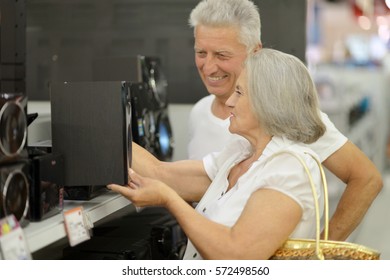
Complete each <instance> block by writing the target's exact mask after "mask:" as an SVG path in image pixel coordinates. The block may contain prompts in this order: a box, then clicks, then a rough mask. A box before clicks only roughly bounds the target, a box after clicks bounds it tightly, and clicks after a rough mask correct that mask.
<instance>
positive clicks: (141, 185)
mask: <svg viewBox="0 0 390 280" xmlns="http://www.w3.org/2000/svg"><path fill="white" fill-rule="evenodd" d="M131 177H132V182H131V183H130V186H129V187H121V186H118V185H110V186H109V187H110V188H111V189H112V190H114V191H116V192H118V193H121V194H122V195H124V196H125V197H127V198H128V199H130V200H131V201H132V202H133V203H134V204H135V205H136V206H147V205H155V206H163V207H166V208H167V209H168V210H169V211H170V212H171V213H172V215H174V217H175V218H176V220H177V221H178V223H179V224H180V226H181V228H182V229H183V230H184V232H185V233H186V235H187V236H188V238H189V239H190V240H191V242H192V243H193V244H194V246H195V247H196V248H197V250H198V251H199V252H200V254H201V255H202V257H203V258H205V259H268V258H269V257H270V256H272V254H273V253H274V252H275V251H276V250H277V249H278V248H279V247H280V246H281V244H282V243H283V242H284V241H285V240H286V239H287V238H288V236H289V235H290V234H291V232H292V231H293V230H294V228H295V227H296V225H297V224H298V222H299V220H300V218H301V215H302V209H301V207H300V206H299V205H298V203H297V202H295V200H293V199H292V198H290V197H289V196H287V195H284V194H283V193H281V192H278V191H275V190H270V189H261V190H258V191H256V192H254V193H253V194H252V195H251V197H250V198H249V200H248V202H247V204H246V206H245V208H244V210H243V212H242V214H241V216H240V218H239V219H238V221H237V222H236V224H235V225H234V226H233V227H227V226H224V225H221V224H219V223H216V222H213V221H211V220H209V219H208V218H206V217H204V216H202V215H201V214H199V213H198V212H197V211H196V210H194V209H193V208H192V207H191V206H190V205H189V204H188V203H187V202H185V201H184V200H183V199H182V198H181V197H180V196H179V195H178V194H177V193H176V192H175V191H174V190H173V189H171V188H169V187H168V186H167V185H166V184H164V183H162V182H161V181H158V180H154V179H151V178H147V177H142V176H139V175H138V174H134V173H132V174H131Z"/></svg>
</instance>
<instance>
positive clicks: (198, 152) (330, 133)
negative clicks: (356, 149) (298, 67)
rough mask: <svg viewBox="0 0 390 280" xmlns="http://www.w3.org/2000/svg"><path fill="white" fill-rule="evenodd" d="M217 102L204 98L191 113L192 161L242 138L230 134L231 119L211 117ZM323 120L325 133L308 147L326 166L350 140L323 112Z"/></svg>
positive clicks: (190, 144) (190, 155) (212, 97)
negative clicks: (328, 160)
mask: <svg viewBox="0 0 390 280" xmlns="http://www.w3.org/2000/svg"><path fill="white" fill-rule="evenodd" d="M214 98H215V96H214V95H208V96H206V97H203V98H202V99H201V100H199V101H198V102H197V103H196V104H195V105H194V107H193V108H192V110H191V112H190V116H189V124H188V128H189V139H190V140H189V143H188V158H189V159H203V157H204V156H206V155H208V154H209V153H212V152H219V151H221V150H222V148H223V147H225V146H226V144H227V143H228V142H229V141H230V140H231V139H232V138H242V137H241V136H239V135H236V134H232V133H230V131H229V124H230V121H229V118H227V119H225V120H222V119H220V118H217V117H216V116H214V115H213V114H212V112H211V106H212V103H213V100H214ZM321 117H322V121H323V122H324V124H325V125H326V132H325V134H324V135H323V136H322V137H321V138H320V139H318V140H317V141H316V142H315V143H313V144H310V145H309V147H310V148H311V149H312V150H313V151H314V152H315V153H316V154H317V155H319V158H320V160H321V162H323V161H324V160H326V159H327V158H328V157H329V156H330V155H331V154H333V153H334V152H336V151H337V150H338V149H340V148H341V147H342V146H343V145H344V144H345V143H346V142H347V140H348V139H347V137H345V136H344V135H343V134H342V133H341V132H340V131H339V130H338V129H337V128H336V127H335V126H334V124H333V123H332V122H331V121H330V120H329V117H328V116H327V115H326V114H325V113H323V112H322V113H321Z"/></svg>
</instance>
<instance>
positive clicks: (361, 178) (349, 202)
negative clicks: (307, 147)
mask: <svg viewBox="0 0 390 280" xmlns="http://www.w3.org/2000/svg"><path fill="white" fill-rule="evenodd" d="M323 164H324V166H325V167H326V168H327V169H328V170H329V171H331V172H332V173H333V174H335V175H336V176H337V177H338V178H339V179H340V180H342V181H343V182H344V183H346V184H347V186H346V188H345V191H344V193H343V195H342V196H341V199H340V201H339V203H338V205H337V208H336V212H335V213H334V215H333V216H332V218H331V219H330V221H329V239H332V240H345V239H346V238H347V237H348V236H349V235H350V234H351V233H352V232H353V231H354V230H355V228H356V227H357V226H358V225H359V223H360V222H361V221H362V219H363V217H364V215H365V214H366V212H367V210H368V208H369V207H370V205H371V203H372V202H373V201H374V199H375V198H376V196H377V195H378V193H379V192H380V190H381V189H382V186H383V181H382V176H381V174H380V172H379V171H378V169H377V168H376V167H375V165H374V164H373V163H372V161H370V160H369V159H368V158H367V156H366V155H365V154H364V153H363V152H362V151H361V150H360V149H359V148H358V147H356V146H355V145H354V144H353V143H352V142H351V141H348V142H347V143H345V144H344V145H343V146H342V147H341V148H340V149H339V150H337V151H336V152H335V153H333V154H332V155H331V156H329V157H328V158H327V159H326V160H325V161H324V162H323Z"/></svg>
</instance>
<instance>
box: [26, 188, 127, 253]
mask: <svg viewBox="0 0 390 280" xmlns="http://www.w3.org/2000/svg"><path fill="white" fill-rule="evenodd" d="M129 204H130V202H129V201H128V200H127V199H126V198H124V197H123V196H121V195H119V194H116V193H112V192H107V193H105V194H102V195H99V196H97V197H95V198H93V199H91V200H88V201H74V200H72V201H70V200H68V201H65V204H64V211H66V210H69V209H72V208H74V207H78V206H83V208H84V211H85V213H86V216H87V217H88V218H89V220H90V221H91V222H92V223H96V222H98V221H100V220H101V219H103V218H105V217H107V216H109V215H110V214H112V213H114V212H116V211H118V210H120V209H122V208H123V207H125V206H127V205H129ZM24 233H25V235H26V239H27V243H28V246H29V249H30V252H31V253H34V252H35V251H38V250H40V249H42V248H44V247H46V246H48V245H50V244H52V243H54V242H56V241H58V240H60V239H62V238H64V237H66V232H65V226H64V219H63V215H62V213H60V214H57V215H55V216H53V217H50V218H48V219H46V220H43V221H40V222H30V223H29V224H28V225H27V226H26V227H25V228H24Z"/></svg>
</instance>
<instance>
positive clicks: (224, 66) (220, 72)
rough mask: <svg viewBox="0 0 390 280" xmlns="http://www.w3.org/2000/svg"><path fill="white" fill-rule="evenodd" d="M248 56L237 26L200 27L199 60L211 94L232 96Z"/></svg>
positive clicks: (202, 77)
mask: <svg viewBox="0 0 390 280" xmlns="http://www.w3.org/2000/svg"><path fill="white" fill-rule="evenodd" d="M246 55H247V52H246V47H245V46H244V45H243V44H242V43H240V42H239V41H238V30H237V29H235V28H228V27H207V26H202V25H200V26H198V27H196V29H195V63H196V66H197V68H198V71H199V74H200V77H201V79H202V81H203V83H204V84H205V86H206V88H207V91H208V92H209V93H211V94H214V95H216V96H217V97H224V98H228V97H229V96H230V94H231V93H233V92H234V88H235V84H236V80H237V78H238V76H239V75H240V72H241V70H242V63H243V61H244V60H245V58H246Z"/></svg>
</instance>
